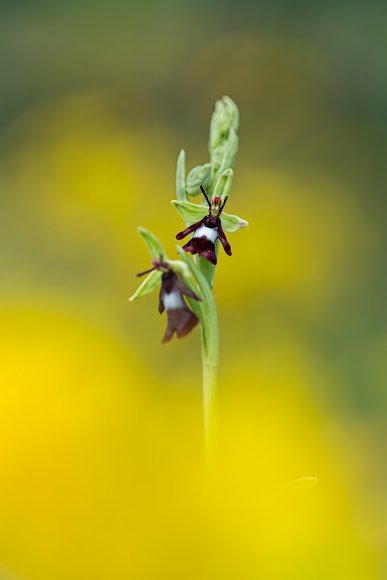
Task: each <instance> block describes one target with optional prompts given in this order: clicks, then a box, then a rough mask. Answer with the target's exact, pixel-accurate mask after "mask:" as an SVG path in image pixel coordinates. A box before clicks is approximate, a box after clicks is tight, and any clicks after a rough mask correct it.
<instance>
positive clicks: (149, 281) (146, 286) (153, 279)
mask: <svg viewBox="0 0 387 580" xmlns="http://www.w3.org/2000/svg"><path fill="white" fill-rule="evenodd" d="M161 276H162V272H160V271H159V270H153V272H150V274H148V276H147V277H146V278H145V280H144V281H143V282H142V284H141V285H140V286H139V287H138V288H137V290H136V291H135V293H134V294H133V296H131V297H130V298H129V302H133V300H137V298H141V297H142V296H146V295H147V294H150V293H151V292H153V290H156V288H158V287H159V286H160V285H161Z"/></svg>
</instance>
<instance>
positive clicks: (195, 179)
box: [185, 163, 212, 196]
mask: <svg viewBox="0 0 387 580" xmlns="http://www.w3.org/2000/svg"><path fill="white" fill-rule="evenodd" d="M211 177H212V165H211V163H204V164H203V165H197V167H194V168H193V169H191V171H190V172H189V174H188V175H187V180H186V184H185V188H186V191H187V193H188V194H189V195H192V196H195V195H199V194H200V185H203V186H204V187H209V186H210V185H211Z"/></svg>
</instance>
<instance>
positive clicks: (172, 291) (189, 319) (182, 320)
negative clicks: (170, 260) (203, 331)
mask: <svg viewBox="0 0 387 580" xmlns="http://www.w3.org/2000/svg"><path fill="white" fill-rule="evenodd" d="M152 264H153V268H150V270H146V271H145V272H141V273H140V274H137V276H143V275H144V274H148V273H149V272H152V270H161V272H162V277H161V288H160V293H159V312H160V314H162V313H163V312H164V310H166V311H167V318H168V324H167V329H166V331H165V334H164V337H163V340H162V341H161V342H163V343H164V342H169V341H170V340H171V338H172V337H173V335H174V333H176V335H177V337H178V338H182V337H183V336H186V335H187V334H188V333H189V332H191V330H192V329H193V328H194V327H195V326H196V325H197V323H198V322H199V319H198V317H197V316H196V314H194V313H193V312H192V310H190V309H189V308H188V306H187V304H186V302H185V300H184V298H183V295H185V296H189V297H190V298H194V299H195V300H201V298H200V297H199V296H198V295H197V294H195V292H193V291H192V290H190V288H188V286H186V285H185V284H184V282H183V281H182V280H181V279H180V278H179V276H178V275H177V274H176V273H175V272H174V271H173V270H172V268H171V267H170V266H169V264H167V263H166V262H163V261H162V260H152Z"/></svg>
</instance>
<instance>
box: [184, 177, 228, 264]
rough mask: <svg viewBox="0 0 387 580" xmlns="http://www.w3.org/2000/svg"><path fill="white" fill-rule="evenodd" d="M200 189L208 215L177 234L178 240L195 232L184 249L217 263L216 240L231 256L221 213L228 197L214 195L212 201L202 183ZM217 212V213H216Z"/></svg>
mask: <svg viewBox="0 0 387 580" xmlns="http://www.w3.org/2000/svg"><path fill="white" fill-rule="evenodd" d="M200 189H201V191H202V193H203V195H204V197H205V199H206V201H207V203H208V215H206V216H205V217H204V218H203V219H202V220H200V221H198V222H196V223H195V224H192V225H191V226H189V227H188V228H186V229H185V230H183V231H182V232H179V233H178V234H176V239H177V240H182V239H183V238H185V237H186V236H188V235H189V234H192V233H193V234H194V235H193V236H192V238H191V239H190V241H189V242H187V243H186V244H185V245H184V246H183V250H185V251H186V252H190V253H191V254H199V256H202V257H203V258H205V259H206V260H208V261H209V262H211V264H214V265H215V264H216V263H217V258H216V252H215V242H216V240H217V239H219V240H220V242H221V244H222V246H223V249H224V251H225V252H226V254H228V255H229V256H231V254H232V252H231V246H230V244H229V242H228V240H227V238H226V234H225V233H224V230H223V228H222V221H221V218H220V216H221V214H222V211H223V209H224V206H225V205H226V202H227V197H226V198H225V200H224V202H223V203H222V200H221V198H220V197H219V196H217V195H214V196H213V197H212V201H210V200H209V198H208V195H207V193H206V191H205V189H204V187H203V186H202V185H201V186H200ZM214 214H215V215H214Z"/></svg>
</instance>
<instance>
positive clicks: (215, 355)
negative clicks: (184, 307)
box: [202, 321, 219, 472]
mask: <svg viewBox="0 0 387 580" xmlns="http://www.w3.org/2000/svg"><path fill="white" fill-rule="evenodd" d="M216 322H217V321H216ZM210 341H211V342H210ZM202 369H203V410H204V438H205V450H206V468H207V472H210V471H211V472H213V470H214V468H215V465H216V447H217V430H218V370H219V331H218V325H217V324H216V325H215V327H214V326H212V327H211V328H210V329H209V332H208V330H207V329H206V328H205V327H204V326H203V327H202Z"/></svg>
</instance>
